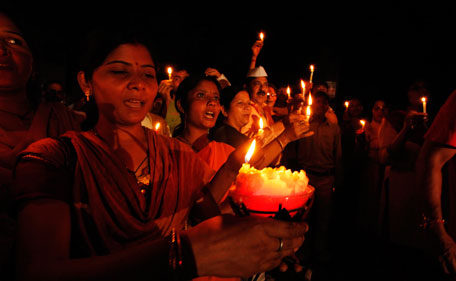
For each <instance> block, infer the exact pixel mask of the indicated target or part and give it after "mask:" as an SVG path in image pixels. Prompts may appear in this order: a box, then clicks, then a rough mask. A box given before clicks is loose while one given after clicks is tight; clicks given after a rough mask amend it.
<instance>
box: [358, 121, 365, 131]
mask: <svg viewBox="0 0 456 281" xmlns="http://www.w3.org/2000/svg"><path fill="white" fill-rule="evenodd" d="M359 123H361V130H364V126H365V125H366V121H364V120H359Z"/></svg>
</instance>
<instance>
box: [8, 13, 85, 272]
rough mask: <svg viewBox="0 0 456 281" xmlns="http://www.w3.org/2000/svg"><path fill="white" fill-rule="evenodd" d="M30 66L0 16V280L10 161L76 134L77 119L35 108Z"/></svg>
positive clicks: (57, 106) (56, 108)
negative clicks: (35, 145)
mask: <svg viewBox="0 0 456 281" xmlns="http://www.w3.org/2000/svg"><path fill="white" fill-rule="evenodd" d="M36 65H37V64H36V62H35V58H34V56H33V54H32V51H31V48H30V47H29V44H28V42H27V41H26V39H25V37H24V35H23V33H22V30H20V29H19V27H18V26H17V24H16V23H15V22H13V20H12V19H11V18H10V17H9V16H7V15H6V14H3V13H1V12H0V276H1V274H2V272H3V271H7V270H9V269H8V267H9V266H7V265H4V264H5V263H9V262H10V261H11V259H12V255H11V251H12V245H13V237H12V233H14V221H13V220H12V219H11V217H10V216H8V215H7V213H8V211H9V210H8V209H9V207H10V205H11V203H12V202H11V201H12V199H11V198H10V194H9V190H10V186H11V183H12V170H13V166H14V163H15V161H16V156H17V155H18V153H19V152H20V151H22V150H23V149H25V148H26V147H27V145H29V144H30V143H32V142H34V141H36V140H39V139H41V138H44V137H47V136H57V135H59V134H61V133H64V132H65V131H67V130H71V129H72V130H78V129H79V122H81V121H82V119H83V117H81V116H79V115H77V114H76V113H74V112H71V111H69V110H68V109H67V108H66V107H65V105H63V104H62V103H59V102H47V101H41V102H40V95H41V93H40V90H39V87H38V84H39V81H37V79H36V78H35V75H34V72H35V71H36V69H35V68H36ZM2 277H3V278H4V279H3V278H1V277H0V279H2V280H7V279H8V277H6V276H5V275H3V276H2Z"/></svg>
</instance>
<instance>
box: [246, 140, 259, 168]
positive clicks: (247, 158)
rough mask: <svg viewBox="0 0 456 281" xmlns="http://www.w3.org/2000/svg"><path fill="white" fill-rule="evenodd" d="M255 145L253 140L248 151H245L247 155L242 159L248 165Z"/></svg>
mask: <svg viewBox="0 0 456 281" xmlns="http://www.w3.org/2000/svg"><path fill="white" fill-rule="evenodd" d="M255 143H256V140H253V141H252V144H251V145H250V147H249V150H248V151H247V154H246V155H245V158H244V160H245V163H249V161H250V158H252V155H253V152H254V151H255Z"/></svg>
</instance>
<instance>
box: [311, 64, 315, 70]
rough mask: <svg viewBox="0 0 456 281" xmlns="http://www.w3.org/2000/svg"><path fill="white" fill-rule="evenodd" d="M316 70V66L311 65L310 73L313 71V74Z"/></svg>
mask: <svg viewBox="0 0 456 281" xmlns="http://www.w3.org/2000/svg"><path fill="white" fill-rule="evenodd" d="M314 70H315V66H314V65H313V64H311V65H310V71H311V72H314Z"/></svg>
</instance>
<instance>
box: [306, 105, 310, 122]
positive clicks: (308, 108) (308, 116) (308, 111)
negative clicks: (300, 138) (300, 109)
mask: <svg viewBox="0 0 456 281" xmlns="http://www.w3.org/2000/svg"><path fill="white" fill-rule="evenodd" d="M306 117H307V119H309V118H310V105H308V106H307V109H306Z"/></svg>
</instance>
